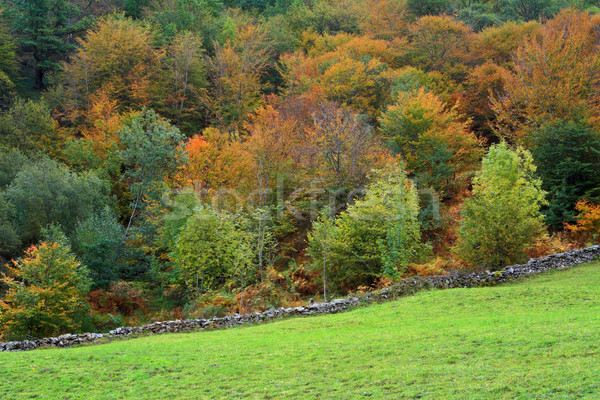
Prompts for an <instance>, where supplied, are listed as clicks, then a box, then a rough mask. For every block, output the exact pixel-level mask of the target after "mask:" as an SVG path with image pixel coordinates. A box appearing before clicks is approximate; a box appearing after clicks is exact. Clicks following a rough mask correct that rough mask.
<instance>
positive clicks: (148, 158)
mask: <svg viewBox="0 0 600 400" xmlns="http://www.w3.org/2000/svg"><path fill="white" fill-rule="evenodd" d="M119 137H120V138H121V142H122V144H123V147H124V150H122V151H121V152H120V154H121V157H122V158H123V164H124V165H125V167H126V171H125V177H126V179H127V181H128V183H129V189H130V191H131V193H132V195H133V204H132V211H131V215H130V217H129V222H128V224H127V229H126V233H127V231H128V230H129V228H130V227H131V224H132V222H133V221H134V219H135V218H137V217H138V216H139V215H140V213H141V212H143V210H144V208H145V200H146V199H148V198H150V199H157V198H158V195H159V193H160V188H161V187H162V183H163V182H164V181H165V179H167V178H169V177H172V176H173V175H174V174H175V173H176V172H177V170H178V169H179V167H180V166H181V165H182V164H183V163H184V162H186V160H187V157H186V155H185V152H184V150H183V149H182V146H181V145H182V141H183V139H184V136H183V135H182V134H181V132H180V131H179V129H177V127H175V126H173V125H171V124H170V123H169V122H168V121H166V120H164V119H162V118H161V117H160V116H159V115H158V114H156V112H154V111H153V110H146V109H144V111H142V112H141V113H140V114H138V115H136V116H135V117H133V119H132V120H131V122H130V123H129V124H127V125H125V126H124V127H123V129H121V130H120V131H119Z"/></svg>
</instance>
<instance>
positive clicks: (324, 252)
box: [308, 207, 337, 301]
mask: <svg viewBox="0 0 600 400" xmlns="http://www.w3.org/2000/svg"><path fill="white" fill-rule="evenodd" d="M334 221H335V219H334V216H333V215H332V213H331V210H330V209H329V207H326V208H324V209H323V210H322V211H321V213H320V214H319V217H318V218H317V220H316V221H315V222H314V223H313V226H312V231H311V232H309V233H308V241H309V243H311V249H312V250H313V251H312V253H310V254H311V256H312V257H313V262H314V263H315V264H318V263H320V264H321V269H322V271H323V273H322V274H323V275H322V279H323V301H327V273H328V270H329V268H330V267H331V254H330V251H331V246H332V244H333V243H334V241H335V237H334V235H335V234H336V232H337V231H336V229H335V223H334ZM316 249H318V250H316ZM315 250H316V251H315ZM319 253H320V258H318V255H319Z"/></svg>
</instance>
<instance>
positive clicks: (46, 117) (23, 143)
mask: <svg viewBox="0 0 600 400" xmlns="http://www.w3.org/2000/svg"><path fill="white" fill-rule="evenodd" d="M58 140H59V139H58V133H57V124H56V123H55V122H54V120H53V119H52V117H51V115H50V107H49V106H48V104H46V102H44V101H33V100H27V101H24V100H17V101H15V102H14V104H13V105H12V106H11V107H10V108H9V109H8V110H6V111H4V112H2V111H0V145H5V146H8V147H14V148H18V149H20V150H23V151H28V150H29V151H30V150H48V151H49V152H52V151H53V150H55V149H56V147H57V144H58Z"/></svg>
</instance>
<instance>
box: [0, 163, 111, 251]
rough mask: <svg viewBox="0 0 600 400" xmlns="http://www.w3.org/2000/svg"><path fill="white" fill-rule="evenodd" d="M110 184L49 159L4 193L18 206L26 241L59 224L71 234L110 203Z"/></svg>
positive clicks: (19, 229) (30, 166) (29, 167)
mask: <svg viewBox="0 0 600 400" xmlns="http://www.w3.org/2000/svg"><path fill="white" fill-rule="evenodd" d="M108 190H109V188H108V185H107V184H106V182H104V181H102V180H100V179H99V178H98V177H97V176H96V175H95V174H93V173H87V174H81V175H79V174H75V173H73V172H71V171H70V170H69V169H68V168H67V167H65V166H64V165H61V164H59V163H57V162H56V161H54V160H51V159H48V158H45V159H42V160H40V161H38V162H36V163H33V164H28V165H26V166H24V168H23V169H22V170H21V171H19V173H18V174H17V175H16V177H15V178H14V180H13V182H12V183H11V184H10V186H8V187H7V188H6V189H5V191H4V193H3V196H4V198H5V199H6V200H7V201H8V202H9V203H10V204H12V206H13V207H14V219H13V223H14V226H15V228H16V229H17V233H18V234H19V238H20V239H21V241H22V242H23V243H24V244H31V243H35V242H37V241H38V240H39V239H40V233H41V228H43V227H45V226H47V225H49V224H52V223H55V224H58V225H59V226H60V227H61V229H62V230H63V231H64V232H65V233H66V234H67V235H69V236H70V235H71V234H72V233H73V232H74V230H75V228H76V226H77V223H78V221H80V220H87V219H88V218H89V217H90V215H93V214H95V213H98V212H100V211H101V210H103V209H104V207H105V206H106V205H107V204H108V202H109V198H108Z"/></svg>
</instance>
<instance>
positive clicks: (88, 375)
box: [0, 263, 600, 400]
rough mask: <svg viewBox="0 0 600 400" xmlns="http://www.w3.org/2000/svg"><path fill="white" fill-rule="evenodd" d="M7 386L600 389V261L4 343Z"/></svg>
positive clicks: (22, 394)
mask: <svg viewBox="0 0 600 400" xmlns="http://www.w3.org/2000/svg"><path fill="white" fill-rule="evenodd" d="M0 398H1V399H5V400H8V399H28V398H37V399H71V398H73V399H138V398H139V399H204V398H206V399H305V398H309V399H312V398H315V399H360V398H376V399H411V398H415V399H417V398H421V399H443V398H455V399H502V398H506V399H514V398H519V399H532V398H536V399H586V398H587V399H597V398H600V264H598V263H595V264H588V265H583V266H578V267H575V268H572V269H570V270H566V271H554V272H549V273H545V274H542V275H539V276H536V277H533V278H528V279H523V280H521V281H518V282H514V283H511V284H508V285H503V286H499V287H490V288H475V289H452V290H443V291H430V292H424V293H420V294H417V295H415V296H412V297H408V298H404V299H401V300H399V301H395V302H390V303H386V304H380V305H374V306H370V307H366V308H360V309H357V310H354V311H351V312H347V313H343V314H336V315H323V316H316V317H308V318H295V319H288V320H283V321H277V322H272V323H269V324H264V325H258V326H248V327H240V328H234V329H230V330H224V331H211V332H196V333H186V334H167V335H157V336H149V337H143V338H136V339H129V340H118V341H113V342H110V343H106V344H101V345H92V346H84V347H78V348H70V349H43V350H36V351H31V352H23V353H0Z"/></svg>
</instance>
